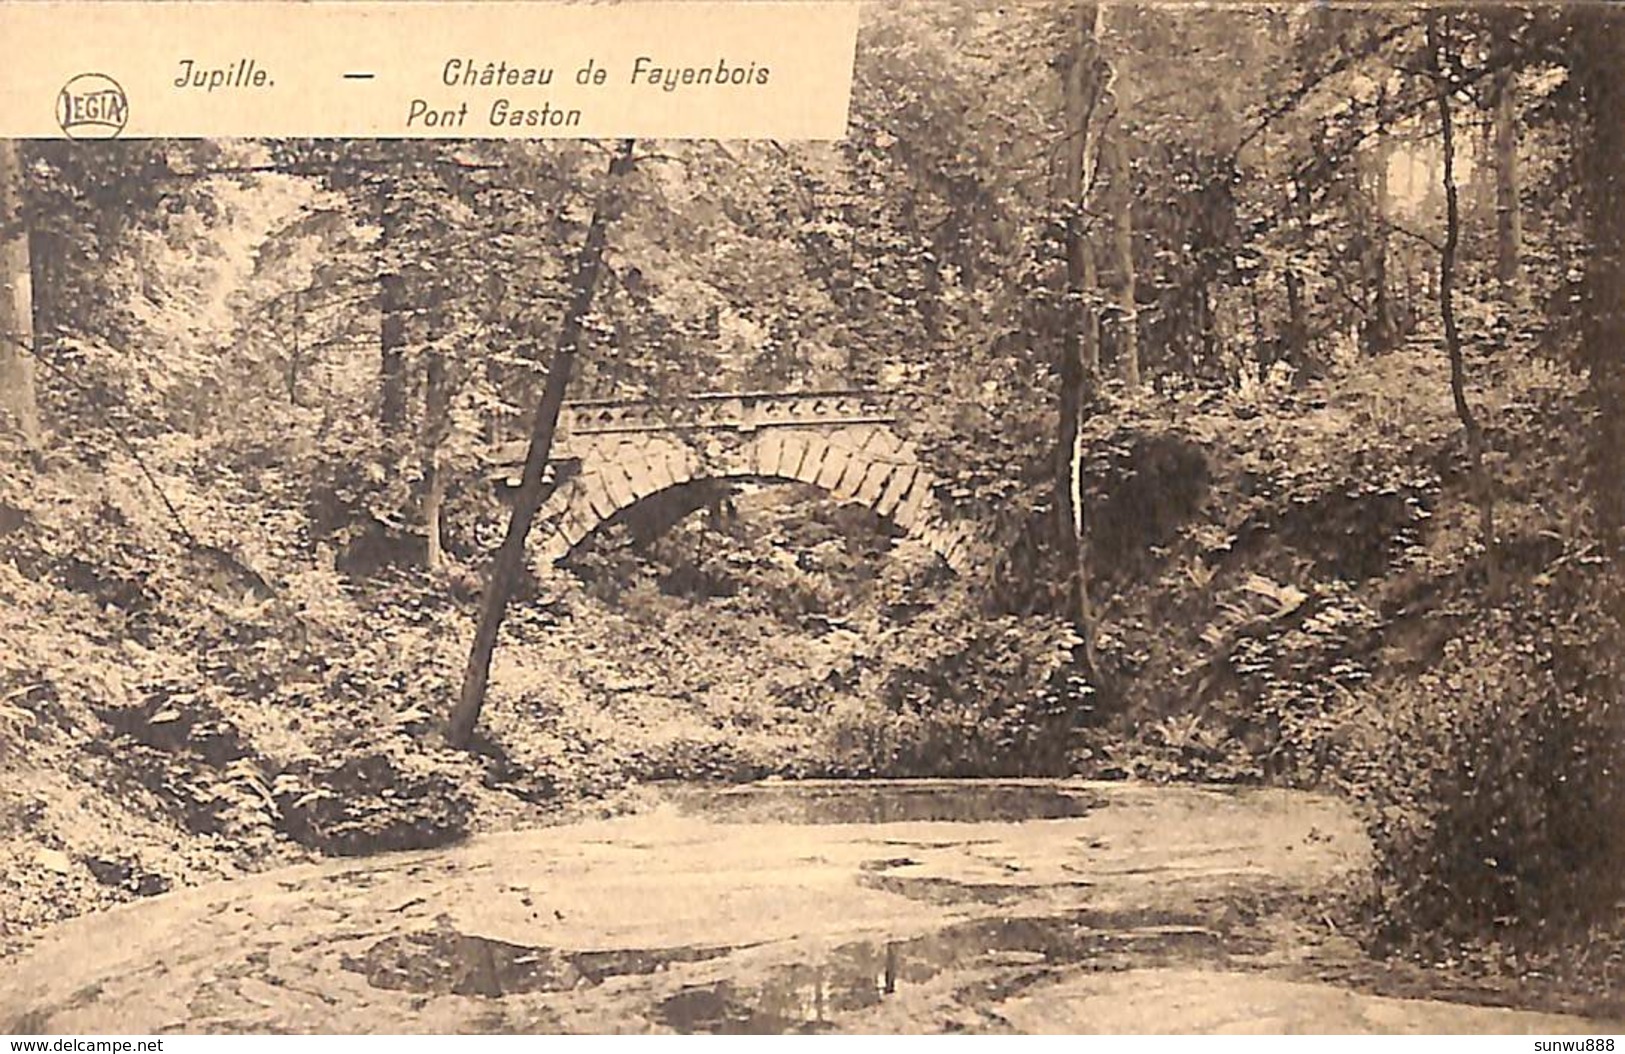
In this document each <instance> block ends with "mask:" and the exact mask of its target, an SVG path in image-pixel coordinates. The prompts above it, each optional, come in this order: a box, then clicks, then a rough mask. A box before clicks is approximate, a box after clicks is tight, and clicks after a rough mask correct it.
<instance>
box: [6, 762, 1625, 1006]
mask: <svg viewBox="0 0 1625 1054" xmlns="http://www.w3.org/2000/svg"><path fill="white" fill-rule="evenodd" d="M1367 854H1368V847H1367V845H1366V842H1365V838H1364V835H1363V834H1362V832H1361V829H1360V827H1359V825H1358V823H1356V822H1355V820H1354V818H1353V817H1352V816H1351V815H1350V814H1349V812H1348V811H1347V809H1346V808H1345V807H1344V806H1343V805H1341V804H1340V803H1339V802H1337V801H1336V800H1335V799H1331V798H1325V797H1319V796H1314V795H1306V794H1300V793H1292V792H1285V791H1272V790H1233V789H1215V788H1197V787H1142V786H1137V785H1133V784H1102V783H1084V782H1077V781H1005V782H997V783H988V782H981V783H977V784H974V785H972V784H966V783H954V782H947V781H942V782H937V781H922V782H911V783H907V784H902V783H869V784H833V783H831V784H790V783H780V784H773V783H768V784H758V785H753V786H746V787H740V788H734V789H729V790H720V791H712V790H703V789H685V790H678V791H673V792H671V793H670V794H668V795H667V796H666V797H665V799H664V800H663V803H662V804H660V805H658V806H657V807H655V808H652V809H650V810H647V811H645V812H642V813H639V814H637V815H633V816H626V817H620V818H616V819H611V820H599V821H591V822H583V823H577V824H572V825H567V826H562V827H558V828H553V829H546V830H536V831H525V832H516V833H513V834H507V835H500V836H488V837H482V838H478V839H476V840H474V841H471V842H469V843H467V844H465V845H461V846H458V847H454V848H450V849H443V850H434V851H424V852H412V853H401V854H393V855H386V856H379V857H375V858H370V859H364V860H351V861H343V862H328V863H321V864H313V865H301V866H296V867H291V868H287V869H283V870H280V871H275V872H270V873H267V874H262V875H257V876H254V877H249V878H243V879H239V880H235V881H230V882H222V883H217V884H214V885H210V886H204V887H200V888H195V889H187V890H182V891H177V892H174V893H170V894H166V895H164V896H160V897H155V898H151V899H148V900H145V901H142V902H140V903H135V904H130V905H127V906H124V907H120V908H117V909H114V910H112V911H107V912H102V913H100V914H96V915H91V916H87V917H84V918H80V919H75V920H73V921H71V922H68V923H64V924H62V925H60V926H57V927H55V928H53V929H51V930H48V931H46V932H45V933H44V934H42V935H41V936H40V937H39V939H38V940H36V941H35V942H34V943H33V944H32V946H31V947H29V948H28V949H27V950H25V951H24V952H22V953H21V954H20V955H18V956H16V957H14V958H13V959H12V960H11V961H9V962H6V963H3V964H0V1007H4V1008H5V1011H4V1012H5V1014H6V1015H7V1016H5V1017H4V1018H0V1031H6V1032H18V1033H27V1032H58V1033H60V1032H119V1033H150V1032H170V1031H180V1032H398V1031H432V1032H456V1031H487V1032H650V1031H682V1032H802V1031H851V1032H942V1031H975V1032H987V1031H992V1032H1046V1031H1052V1032H1053V1031H1058V1032H1107V1033H1118V1032H1167V1031H1189V1032H1220V1031H1225V1032H1230V1031H1244V1032H1269V1033H1275V1032H1379V1033H1386V1032H1427V1033H1435V1032H1446V1033H1460V1032H1491V1033H1538V1034H1549V1033H1588V1032H1589V1033H1596V1032H1618V1031H1620V1030H1621V1029H1625V1021H1622V1020H1619V1019H1616V1020H1602V1019H1590V1018H1587V1017H1584V1016H1580V1015H1578V1014H1574V1013H1566V1012H1563V1011H1564V1010H1565V1009H1569V1008H1565V1007H1563V1006H1562V1005H1558V1004H1553V1003H1551V1002H1550V1001H1548V1003H1547V1004H1546V1005H1537V1004H1540V1002H1541V1001H1540V999H1539V998H1538V996H1536V995H1533V994H1530V993H1507V992H1496V991H1490V990H1473V989H1472V988H1471V987H1465V988H1464V987H1463V986H1462V985H1461V984H1460V983H1459V982H1451V983H1445V982H1444V981H1443V980H1442V979H1438V978H1430V977H1429V976H1428V975H1427V974H1426V973H1421V972H1415V971H1413V972H1410V973H1402V972H1400V971H1398V970H1396V969H1393V968H1389V967H1385V966H1382V965H1380V964H1376V963H1373V962H1370V961H1369V960H1367V959H1365V958H1364V957H1363V956H1362V955H1361V953H1360V952H1359V950H1358V949H1357V948H1356V947H1355V946H1354V944H1353V943H1352V942H1351V941H1348V940H1346V939H1345V938H1343V937H1342V936H1340V935H1339V934H1338V933H1337V932H1336V930H1335V928H1334V926H1333V924H1332V923H1331V922H1330V920H1329V919H1328V918H1327V917H1326V916H1325V915H1324V914H1323V913H1322V912H1321V911H1320V910H1319V908H1318V907H1317V904H1318V902H1319V899H1320V898H1322V897H1324V896H1326V895H1329V894H1330V892H1331V891H1334V890H1336V889H1338V888H1340V887H1342V886H1343V885H1344V884H1345V883H1346V882H1347V881H1348V880H1349V878H1350V876H1351V875H1354V874H1357V873H1358V872H1360V871H1361V870H1362V869H1363V867H1364V866H1365V865H1366V863H1367ZM1592 1009H1593V1010H1595V1007H1593V1008H1592Z"/></svg>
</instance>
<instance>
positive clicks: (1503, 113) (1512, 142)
mask: <svg viewBox="0 0 1625 1054" xmlns="http://www.w3.org/2000/svg"><path fill="white" fill-rule="evenodd" d="M1494 130H1495V151H1494V153H1495V277H1496V279H1497V281H1498V282H1499V283H1500V287H1501V299H1502V301H1503V302H1504V303H1505V304H1506V305H1507V307H1509V308H1514V309H1516V308H1519V307H1522V306H1523V304H1524V297H1525V289H1524V282H1523V209H1522V207H1521V206H1520V204H1519V201H1518V194H1519V187H1518V93H1517V85H1516V82H1515V80H1514V79H1513V71H1512V70H1510V69H1503V70H1501V71H1500V72H1499V73H1498V74H1496V77H1495V128H1494Z"/></svg>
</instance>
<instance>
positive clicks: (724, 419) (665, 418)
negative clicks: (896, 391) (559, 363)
mask: <svg viewBox="0 0 1625 1054" xmlns="http://www.w3.org/2000/svg"><path fill="white" fill-rule="evenodd" d="M897 404H898V399H897V397H896V396H895V395H893V394H891V393H889V392H880V391H869V390H856V389H853V390H836V391H821V392H745V393H725V394H715V395H697V396H688V397H685V398H683V399H678V400H659V399H649V400H637V401H628V400H623V399H603V400H584V401H580V402H572V403H567V404H565V406H564V409H563V415H562V416H563V421H562V422H561V423H562V424H563V425H564V428H565V429H566V431H567V433H568V434H570V435H575V436H586V435H606V434H614V433H626V432H668V431H691V430H723V431H732V432H754V431H757V430H758V429H762V428H836V427H840V426H842V425H853V424H891V423H892V422H894V421H896V420H897V418H898V405H897Z"/></svg>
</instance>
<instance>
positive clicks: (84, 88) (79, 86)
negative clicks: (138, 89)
mask: <svg viewBox="0 0 1625 1054" xmlns="http://www.w3.org/2000/svg"><path fill="white" fill-rule="evenodd" d="M129 119H130V103H129V100H128V99H126V98H125V97H124V89H123V88H121V87H119V83H118V81H116V80H114V79H113V78H111V77H109V76H108V75H107V74H105V73H81V74H79V75H78V76H77V77H74V78H73V79H72V80H70V81H68V83H66V84H64V85H63V86H62V91H61V92H60V93H59V94H58V95H57V99H56V123H57V124H59V125H61V126H62V132H63V134H64V135H66V136H67V137H68V138H69V139H111V138H113V137H114V136H116V135H118V134H119V133H120V132H122V131H124V125H125V124H126V123H127V122H128V121H129Z"/></svg>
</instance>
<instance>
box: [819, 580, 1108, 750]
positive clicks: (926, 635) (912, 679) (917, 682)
mask: <svg viewBox="0 0 1625 1054" xmlns="http://www.w3.org/2000/svg"><path fill="white" fill-rule="evenodd" d="M911 630H913V631H914V632H912V633H911V634H909V636H911V637H913V638H914V639H913V640H912V641H911V642H910V643H909V645H907V646H904V647H901V648H899V649H898V652H897V654H899V655H900V656H902V661H901V662H900V663H899V664H898V665H896V666H895V667H893V668H892V669H891V670H890V671H889V672H888V674H887V676H886V678H885V681H884V687H883V689H882V693H881V697H882V699H883V700H884V702H885V705H886V707H887V709H888V711H889V714H888V716H887V717H886V718H884V719H883V720H881V721H879V722H878V723H876V725H875V726H874V727H872V728H871V729H870V730H868V732H867V733H866V735H867V739H868V742H867V746H868V750H869V751H870V752H871V757H872V761H871V763H872V764H873V765H875V766H876V768H877V769H878V770H879V771H880V772H881V773H882V774H885V775H895V776H1012V775H1065V774H1067V773H1069V772H1071V771H1072V767H1073V761H1074V757H1073V755H1074V752H1075V751H1076V750H1077V749H1078V747H1079V746H1080V740H1079V739H1078V737H1077V733H1078V731H1079V730H1080V729H1081V728H1082V727H1083V726H1084V724H1085V723H1086V720H1087V718H1088V717H1089V715H1090V711H1091V708H1092V702H1093V696H1094V689H1093V687H1092V686H1090V685H1089V684H1087V683H1086V682H1085V681H1084V680H1083V679H1082V678H1081V677H1080V676H1079V675H1078V674H1077V673H1076V672H1075V669H1074V665H1073V659H1074V656H1075V653H1076V651H1077V648H1078V646H1079V641H1078V639H1077V637H1076V635H1075V634H1074V633H1073V632H1072V630H1071V628H1070V627H1069V626H1068V625H1066V624H1065V623H1064V622H1061V621H1059V620H1056V619H1051V618H1047V617H1042V616H1032V617H1027V618H1022V617H1018V616H1000V617H990V616H986V615H978V616H976V617H969V616H967V613H966V612H965V610H964V609H963V608H959V607H956V606H953V605H950V606H948V607H947V608H945V609H943V610H939V612H937V613H936V614H935V615H934V616H933V617H931V618H929V619H925V620H922V621H921V623H920V624H918V625H917V626H916V627H911ZM841 735H842V737H843V738H844V740H845V746H846V747H847V749H848V750H850V749H851V748H852V747H853V746H856V745H858V743H859V742H861V741H862V736H861V735H860V734H859V730H858V728H856V727H854V723H852V722H848V724H847V727H846V728H845V729H844V730H843V732H842V733H841Z"/></svg>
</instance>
